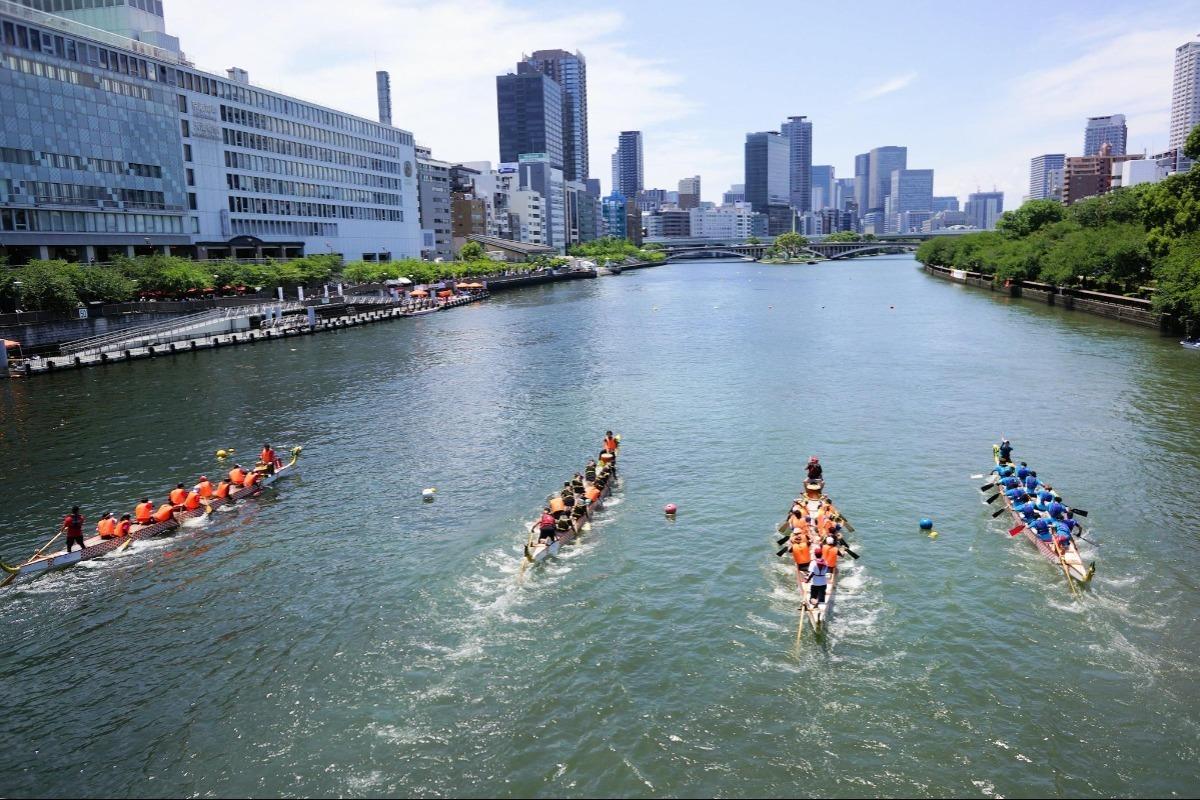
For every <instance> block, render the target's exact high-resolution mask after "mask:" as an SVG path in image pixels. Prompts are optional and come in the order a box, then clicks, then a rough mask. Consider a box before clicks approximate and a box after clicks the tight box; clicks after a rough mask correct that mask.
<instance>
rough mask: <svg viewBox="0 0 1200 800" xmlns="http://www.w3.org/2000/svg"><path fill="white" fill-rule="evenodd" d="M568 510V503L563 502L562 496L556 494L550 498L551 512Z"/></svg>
mask: <svg viewBox="0 0 1200 800" xmlns="http://www.w3.org/2000/svg"><path fill="white" fill-rule="evenodd" d="M566 510H567V504H566V503H564V502H563V499H562V498H561V497H559V496H558V495H555V496H554V497H551V498H550V513H551V514H557V513H558V512H560V511H566Z"/></svg>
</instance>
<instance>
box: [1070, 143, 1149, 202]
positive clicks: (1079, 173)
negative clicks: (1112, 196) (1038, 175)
mask: <svg viewBox="0 0 1200 800" xmlns="http://www.w3.org/2000/svg"><path fill="white" fill-rule="evenodd" d="M1140 158H1142V156H1141V155H1136V156H1129V155H1116V154H1114V153H1112V152H1110V150H1109V146H1108V143H1107V142H1105V143H1104V144H1102V145H1101V146H1100V152H1099V153H1097V154H1096V155H1094V156H1071V157H1070V158H1068V159H1067V160H1066V164H1065V166H1064V167H1063V182H1062V201H1063V202H1064V203H1065V204H1067V205H1070V204H1071V203H1074V202H1076V201H1079V200H1082V199H1083V198H1085V197H1093V196H1095V195H1098V194H1108V192H1109V191H1111V190H1112V185H1113V167H1114V165H1117V164H1120V163H1122V162H1124V161H1133V160H1135V159H1140ZM1117 171H1118V174H1119V171H1120V168H1119V167H1118V168H1117Z"/></svg>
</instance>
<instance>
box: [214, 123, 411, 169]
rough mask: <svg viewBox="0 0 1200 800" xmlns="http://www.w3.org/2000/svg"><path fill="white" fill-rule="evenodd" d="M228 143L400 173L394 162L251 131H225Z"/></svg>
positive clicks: (360, 167) (252, 148) (331, 162)
mask: <svg viewBox="0 0 1200 800" xmlns="http://www.w3.org/2000/svg"><path fill="white" fill-rule="evenodd" d="M221 130H222V131H223V134H224V139H225V144H227V145H229V146H231V147H244V148H246V149H247V150H264V151H266V152H268V153H276V154H278V155H282V156H294V157H296V158H307V159H309V160H310V161H324V162H326V163H329V164H341V165H342V166H346V167H358V168H359V169H370V170H374V171H376V172H391V173H393V174H399V172H400V164H398V163H397V162H395V161H383V160H381V159H378V158H368V157H366V156H361V155H358V154H357V153H347V152H346V151H345V150H330V149H329V148H328V147H318V146H316V145H314V144H303V143H302V142H290V141H288V140H287V139H275V138H272V137H270V136H263V135H261V134H257V133H250V132H248V131H235V130H233V129H231V128H222V129H221Z"/></svg>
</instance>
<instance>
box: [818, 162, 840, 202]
mask: <svg viewBox="0 0 1200 800" xmlns="http://www.w3.org/2000/svg"><path fill="white" fill-rule="evenodd" d="M836 203H837V197H836V196H835V194H834V176H833V165H832V164H815V165H813V167H812V209H813V210H814V211H820V210H821V209H823V208H834V207H835V205H836Z"/></svg>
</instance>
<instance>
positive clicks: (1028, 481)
mask: <svg viewBox="0 0 1200 800" xmlns="http://www.w3.org/2000/svg"><path fill="white" fill-rule="evenodd" d="M1041 485H1042V482H1041V481H1040V480H1038V479H1037V478H1035V477H1033V476H1032V475H1027V476H1025V489H1026V491H1028V492H1029V493H1030V494H1033V493H1034V492H1036V491H1037V488H1038V487H1039V486H1041Z"/></svg>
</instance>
